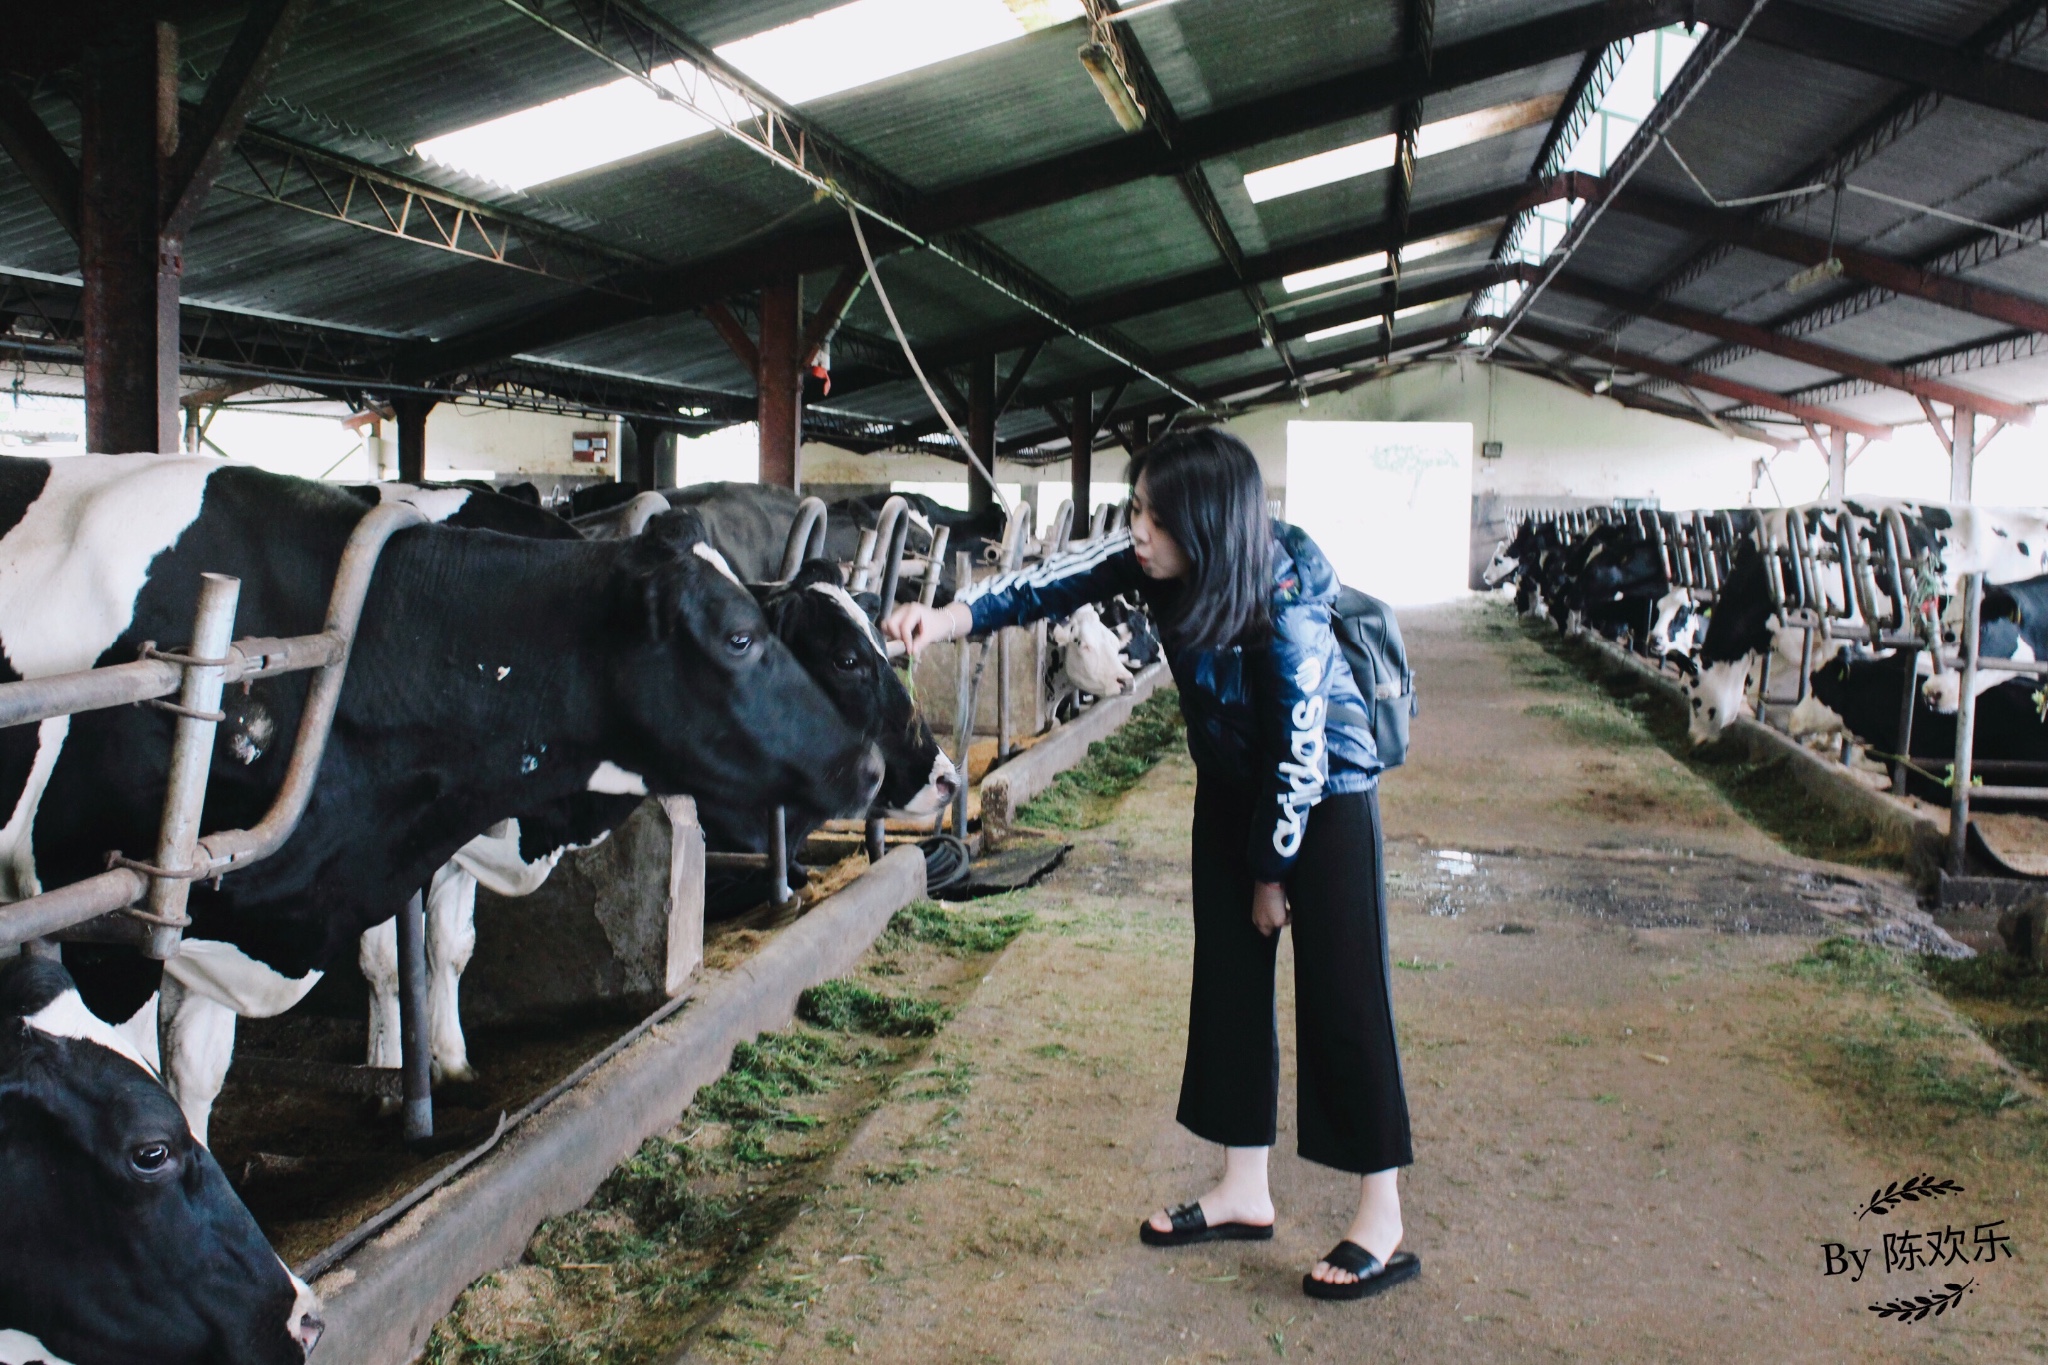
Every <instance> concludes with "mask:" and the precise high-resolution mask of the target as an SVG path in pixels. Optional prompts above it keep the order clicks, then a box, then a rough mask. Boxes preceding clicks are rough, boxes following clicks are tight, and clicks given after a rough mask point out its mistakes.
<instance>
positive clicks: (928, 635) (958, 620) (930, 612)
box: [882, 602, 974, 655]
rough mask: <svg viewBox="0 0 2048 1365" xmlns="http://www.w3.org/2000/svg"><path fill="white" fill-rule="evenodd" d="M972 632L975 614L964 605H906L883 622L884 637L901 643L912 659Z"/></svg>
mask: <svg viewBox="0 0 2048 1365" xmlns="http://www.w3.org/2000/svg"><path fill="white" fill-rule="evenodd" d="M973 629H974V613H973V612H972V611H970V610H969V609H968V607H967V604H966V603H965V602H950V603H948V604H946V605H945V606H943V607H927V606H925V605H924V604H923V603H922V602H905V603H903V604H902V605H901V606H899V607H897V608H896V609H895V610H894V611H892V612H890V613H889V615H888V616H887V618H885V619H884V620H883V622H882V634H883V636H884V637H885V638H887V639H890V640H899V641H901V642H902V643H903V646H904V647H905V648H906V649H908V650H909V651H910V652H911V653H912V654H913V655H915V654H919V653H921V652H923V650H924V647H925V646H926V645H936V644H940V643H943V642H944V641H947V640H957V639H959V638H960V637H961V636H962V635H966V634H968V633H969V632H971V631H972V630H973Z"/></svg>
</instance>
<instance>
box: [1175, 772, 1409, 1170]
mask: <svg viewBox="0 0 2048 1365" xmlns="http://www.w3.org/2000/svg"><path fill="white" fill-rule="evenodd" d="M1255 800H1256V796H1255V793H1253V792H1249V791H1246V790H1244V789H1243V788H1241V787H1238V786H1236V785H1235V784H1228V783H1222V782H1209V781H1202V782H1198V784H1197V786H1196V791H1195V828H1194V859H1193V874H1194V893H1195V896H1194V900H1195V973H1194V977H1195V979H1194V991H1193V997H1192V999H1191V1000H1190V1002H1189V1006H1188V1055H1187V1065H1186V1068H1185V1070H1183V1072H1182V1073H1181V1085H1180V1110H1179V1113H1178V1114H1177V1115H1176V1117H1177V1118H1178V1119H1179V1121H1180V1123H1181V1126H1183V1127H1184V1128H1187V1129H1188V1130H1189V1131H1190V1132H1192V1133H1194V1134H1195V1135H1196V1136H1197V1137H1200V1138H1205V1139H1207V1140H1208V1141H1210V1142H1215V1143H1220V1144H1222V1145H1223V1146H1226V1147H1269V1146H1271V1145H1272V1144H1273V1140H1274V1137H1275V1135H1276V1131H1277V1125H1278V1110H1279V1097H1280V1035H1279V1029H1278V1024H1277V1021H1276V1019H1275V1015H1274V1001H1273V974H1274V953H1275V952H1276V951H1277V950H1278V948H1279V941H1280V936H1279V935H1278V934H1275V935H1273V936H1272V937H1270V938H1269V937H1267V936H1266V935H1264V934H1261V933H1260V932H1259V931H1258V929H1257V928H1256V927H1254V926H1253V924H1252V874H1251V867H1250V864H1249V862H1248V861H1247V860H1246V844H1247V841H1248V840H1249V838H1250V835H1251V822H1252V817H1253V813H1254V811H1253V806H1254V802H1255ZM1382 855H1383V848H1382V845H1381V840H1380V808H1379V793H1378V792H1376V791H1368V792H1358V793H1354V794H1351V795H1348V796H1329V797H1325V798H1324V799H1323V800H1322V801H1321V802H1320V803H1319V804H1317V805H1316V807H1315V808H1314V809H1313V810H1312V811H1311V812H1310V813H1309V817H1308V828H1307V830H1306V832H1305V833H1304V835H1303V837H1302V842H1301V855H1300V857H1299V858H1298V859H1296V861H1295V864H1294V869H1293V871H1292V872H1290V873H1289V875H1288V878H1287V897H1288V902H1289V904H1290V905H1291V906H1292V907H1293V912H1294V923H1293V928H1292V932H1293V934H1294V999H1295V1056H1296V1066H1297V1069H1298V1072H1299V1075H1298V1077H1297V1094H1298V1097H1299V1100H1298V1102H1299V1124H1298V1138H1299V1146H1300V1151H1301V1155H1302V1156H1303V1157H1304V1158H1306V1159H1307V1160H1309V1161H1313V1162H1316V1163H1318V1164H1319V1165H1323V1166H1334V1167H1336V1168H1337V1169H1338V1170H1341V1171H1352V1172H1356V1173H1358V1174H1360V1175H1365V1174H1370V1173H1371V1172H1373V1171H1384V1170H1387V1169H1389V1168H1390V1167H1395V1166H1406V1165H1409V1164H1410V1163H1411V1162H1413V1161H1414V1159H1415V1156H1414V1151H1413V1148H1412V1146H1411V1145H1410V1141H1409V1133H1408V1097H1407V1094H1406V1092H1405V1091H1404V1089H1403V1088H1402V1084H1401V1056H1400V1052H1399V1050H1398V1048H1397V1046H1396V1043H1395V1038H1394V1009H1393V982H1392V979H1391V978H1392V976H1393V972H1392V970H1391V967H1392V962H1391V954H1390V952H1389V949H1388V945H1387V898H1386V882H1385V879H1384V878H1383V877H1382V875H1381V859H1382Z"/></svg>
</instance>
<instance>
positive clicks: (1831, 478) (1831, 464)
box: [1828, 427, 1849, 502]
mask: <svg viewBox="0 0 2048 1365" xmlns="http://www.w3.org/2000/svg"><path fill="white" fill-rule="evenodd" d="M1848 496H1849V433H1848V432H1847V431H1844V430H1843V429H1842V428H1841V427H1832V428H1830V429H1829V430H1828V501H1830V502H1840V501H1841V500H1842V499H1843V498H1846V497H1848Z"/></svg>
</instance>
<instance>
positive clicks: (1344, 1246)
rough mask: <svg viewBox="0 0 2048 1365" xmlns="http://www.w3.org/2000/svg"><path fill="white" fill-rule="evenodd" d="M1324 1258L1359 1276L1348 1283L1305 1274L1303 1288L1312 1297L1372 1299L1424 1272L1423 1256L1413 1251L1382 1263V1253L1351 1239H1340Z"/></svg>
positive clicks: (1398, 1253) (1397, 1254)
mask: <svg viewBox="0 0 2048 1365" xmlns="http://www.w3.org/2000/svg"><path fill="white" fill-rule="evenodd" d="M1323 1260H1325V1261H1326V1262H1328V1263H1329V1264H1330V1266H1331V1267H1332V1268H1333V1269H1336V1270H1342V1271H1346V1272H1348V1273H1350V1274H1353V1275H1356V1276H1357V1277H1358V1278H1357V1279H1355V1280H1352V1281H1350V1282H1349V1283H1346V1284H1331V1283H1329V1282H1328V1281H1326V1280H1319V1279H1317V1278H1316V1277H1315V1276H1314V1275H1313V1274H1308V1275H1304V1276H1302V1277H1301V1292H1302V1293H1304V1294H1306V1295H1308V1296H1309V1297H1310V1298H1312V1299H1369V1298H1371V1297H1372V1296H1373V1295H1374V1294H1377V1293H1379V1292H1380V1291H1382V1290H1385V1289H1392V1288H1393V1287H1394V1286H1395V1285H1397V1284H1401V1283H1403V1282H1404V1281H1407V1280H1412V1279H1414V1278H1415V1277H1416V1276H1417V1275H1420V1274H1421V1273H1422V1258H1421V1257H1419V1256H1417V1255H1416V1254H1415V1253H1414V1252H1412V1251H1397V1252H1395V1253H1394V1254H1393V1255H1392V1256H1390V1257H1388V1258H1387V1260H1386V1262H1385V1264H1382V1263H1381V1262H1380V1258H1379V1257H1377V1256H1375V1255H1373V1254H1372V1253H1371V1252H1370V1251H1367V1250H1366V1249H1365V1248H1364V1247H1362V1246H1360V1245H1359V1244H1358V1243H1356V1242H1350V1241H1345V1242H1339V1243H1337V1245H1336V1246H1334V1247H1332V1248H1331V1249H1330V1254H1329V1255H1327V1256H1325V1257H1323Z"/></svg>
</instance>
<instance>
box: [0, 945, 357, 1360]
mask: <svg viewBox="0 0 2048 1365" xmlns="http://www.w3.org/2000/svg"><path fill="white" fill-rule="evenodd" d="M321 1327H322V1323H321V1321H320V1302H319V1300H318V1299H317V1298H315V1297H314V1295H313V1291H312V1290H310V1289H308V1288H307V1287H306V1285H305V1284H304V1282H302V1281H300V1280H299V1279H297V1278H296V1277H295V1276H293V1275H292V1274H291V1272H290V1271H288V1270H286V1269H285V1267H284V1264H283V1263H282V1262H280V1261H279V1260H278V1259H277V1255H276V1253H274V1252H273V1251H272V1250H271V1249H270V1244H269V1243H268V1242H266V1241H265V1240H264V1238H263V1233H262V1232H261V1230H259V1229H258V1228H257V1226H256V1220H255V1219H254V1218H251V1217H250V1216H249V1211H248V1209H246V1208H244V1207H243V1205H242V1201H241V1200H240V1199H238V1198H236V1197H235V1192H234V1191H233V1190H231V1189H230V1188H228V1182H227V1178H226V1177H225V1176H223V1175H222V1174H221V1170H220V1167H219V1165H217V1164H216V1163H215V1161H214V1159H213V1156H212V1154H211V1153H209V1152H208V1151H207V1150H206V1149H205V1148H204V1147H202V1146H200V1145H199V1144H198V1143H197V1142H194V1141H193V1140H192V1134H191V1132H190V1130H188V1129H187V1128H186V1126H185V1116H184V1114H183V1113H182V1112H181V1111H180V1110H179V1108H178V1106H177V1103H176V1102H175V1101H174V1100H172V1099H171V1097H170V1095H169V1094H168V1093H167V1092H166V1091H165V1090H164V1088H163V1087H162V1086H161V1085H159V1084H158V1083H157V1081H156V1078H155V1077H154V1076H152V1075H151V1074H150V1073H149V1072H148V1071H147V1070H146V1069H145V1068H144V1066H143V1064H142V1061H141V1059H140V1058H139V1057H138V1056H136V1055H135V1053H134V1051H133V1049H132V1047H131V1046H130V1045H129V1044H128V1043H127V1042H126V1041H125V1040H124V1039H122V1038H121V1037H120V1035H118V1034H116V1033H115V1032H114V1031H113V1030H112V1029H110V1028H108V1027H107V1026H106V1025H105V1024H103V1023H101V1022H100V1021H99V1020H98V1019H97V1018H95V1017H94V1016H93V1015H92V1013H91V1012H90V1011H88V1010H87V1009H86V1008H85V1005H84V1004H83V1003H82V1002H81V1001H80V1000H79V998H78V990H77V988H76V987H75V986H74V985H73V984H72V981H71V977H70V975H69V974H68V973H67V972H65V970H64V969H63V968H62V967H60V966H58V965H57V964H56V963H54V962H48V961H41V960H37V959H33V958H17V959H16V960H15V961H13V962H12V963H9V964H7V965H6V966H5V967H4V968H0V1330H6V1329H11V1330H12V1331H14V1332H19V1333H24V1334H26V1335H28V1336H30V1337H34V1338H36V1339H37V1340H38V1341H39V1342H41V1343H42V1345H43V1346H44V1347H45V1348H47V1350H48V1351H49V1352H50V1353H51V1356H52V1357H53V1358H61V1359H64V1360H70V1361H77V1362H80V1365H88V1363H89V1362H99V1361H149V1362H152V1365H156V1363H158V1362H161V1365H215V1362H219V1365H301V1362H303V1361H304V1360H305V1358H306V1356H307V1354H308V1353H309V1352H310V1351H311V1350H312V1349H313V1344H314V1342H316V1341H318V1340H319V1337H320V1331H321Z"/></svg>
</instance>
